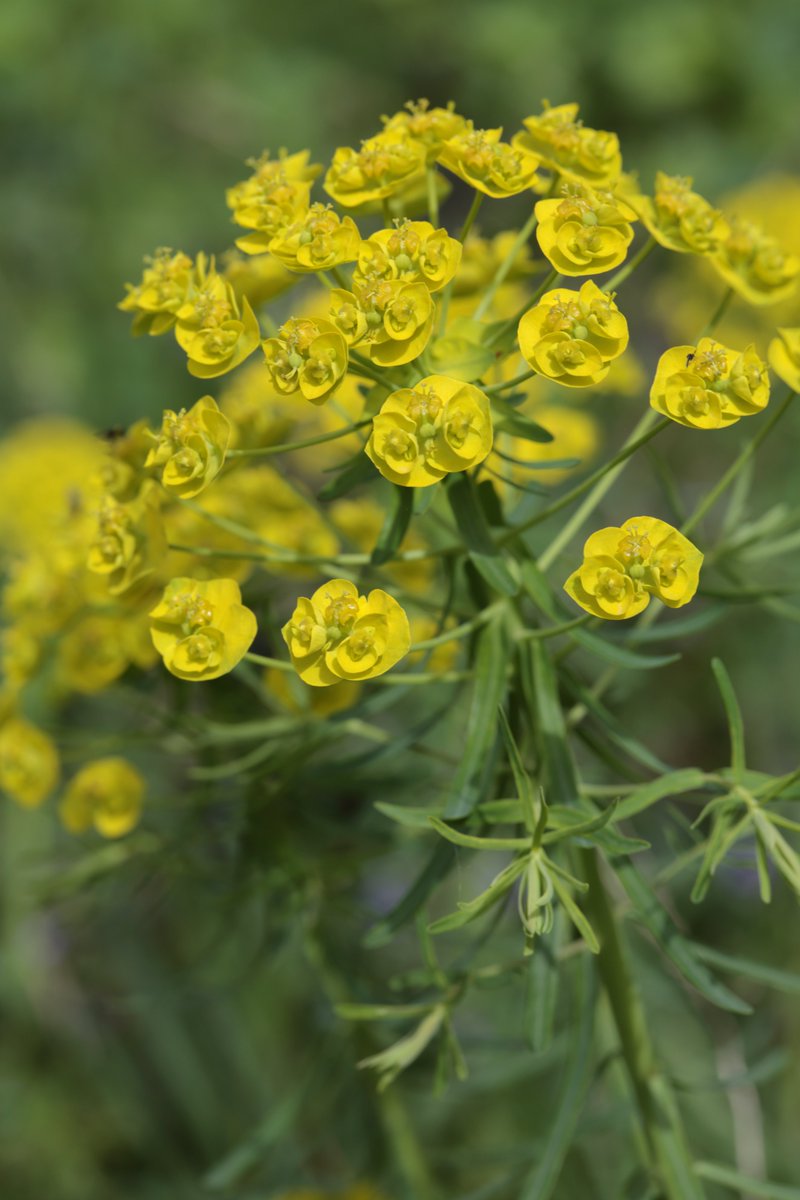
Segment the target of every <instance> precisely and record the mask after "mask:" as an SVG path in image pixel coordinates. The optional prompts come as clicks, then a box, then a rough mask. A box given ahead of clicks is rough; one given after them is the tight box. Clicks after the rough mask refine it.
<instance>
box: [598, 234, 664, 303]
mask: <svg viewBox="0 0 800 1200" xmlns="http://www.w3.org/2000/svg"><path fill="white" fill-rule="evenodd" d="M657 245H658V242H657V241H656V239H655V238H654V237H650V238H648V239H647V241H646V242H645V243H644V245H643V246H641V247H640V249H639V251H638V253H636V254H634V256H633V258H631V259H629V260H628V262H626V263H625V264H624V265H623V266H621V267H620V269H619V270H618V271H617V273H616V275H612V276H611V278H610V279H609V280H608V281H607V282H606V283H604V284H603V291H604V292H613V291H615V290H616V289H617V288H618V287H619V285H620V284H621V283H624V281H625V280H626V279H627V278H628V276H629V275H631V274H633V272H634V271H635V270H636V268H637V267H638V266H639V263H643V262H644V260H645V259H646V258H647V256H648V254H650V253H652V251H653V250H655V248H656V246H657Z"/></svg>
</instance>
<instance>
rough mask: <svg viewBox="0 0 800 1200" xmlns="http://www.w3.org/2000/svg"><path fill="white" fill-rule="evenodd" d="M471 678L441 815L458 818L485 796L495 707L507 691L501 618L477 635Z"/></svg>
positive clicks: (494, 732) (494, 734)
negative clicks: (457, 756) (459, 746)
mask: <svg viewBox="0 0 800 1200" xmlns="http://www.w3.org/2000/svg"><path fill="white" fill-rule="evenodd" d="M476 644H477V649H476V653H475V664H474V680H473V683H472V693H471V696H470V704H469V712H468V715H467V724H466V729H465V730H464V737H463V746H464V752H463V754H462V756H461V761H460V764H459V767H458V770H457V771H456V775H455V778H454V780H453V785H452V788H451V791H450V795H449V797H448V799H447V801H446V803H445V808H444V816H445V817H446V818H447V819H449V820H453V819H459V818H461V817H466V816H468V814H469V813H471V812H472V810H473V809H474V808H475V805H476V804H479V803H480V802H481V800H483V799H486V795H485V788H484V784H485V782H486V781H487V780H488V778H489V776H490V774H491V771H492V765H493V763H492V749H493V746H494V741H495V737H496V733H497V709H498V707H499V706H500V705H501V704H502V702H503V698H504V696H505V692H506V686H507V683H506V666H507V663H508V655H509V646H508V638H507V636H506V633H505V629H504V626H503V624H502V622H501V621H490V622H488V623H487V624H486V625H484V627H483V628H482V629H481V630H480V631H479V632H478V634H477V637H476Z"/></svg>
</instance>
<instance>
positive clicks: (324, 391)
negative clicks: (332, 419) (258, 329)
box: [261, 317, 347, 404]
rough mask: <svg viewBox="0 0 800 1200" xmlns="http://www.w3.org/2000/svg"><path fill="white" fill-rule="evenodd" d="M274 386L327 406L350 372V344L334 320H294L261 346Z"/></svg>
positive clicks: (277, 389)
mask: <svg viewBox="0 0 800 1200" xmlns="http://www.w3.org/2000/svg"><path fill="white" fill-rule="evenodd" d="M261 345H262V349H263V351H264V358H265V359H266V363H267V369H268V371H269V373H270V377H271V379H272V384H273V387H274V388H275V390H276V391H277V392H280V393H281V394H282V395H290V394H291V393H292V392H297V391H299V392H300V393H301V394H302V395H303V396H304V397H305V398H306V400H310V401H311V403H312V404H324V402H325V401H326V400H327V399H328V396H330V394H331V392H332V391H333V390H334V389H335V388H336V387H338V385H339V384H340V383H341V381H342V379H343V378H344V376H345V374H346V372H347V342H346V340H345V338H344V336H343V335H342V333H341V332H340V331H339V330H338V329H337V328H336V326H335V325H333V324H332V323H331V322H330V321H326V320H324V319H323V318H321V317H315V318H313V320H312V319H306V318H296V317H292V318H290V319H289V320H288V321H286V322H285V323H284V324H283V325H282V326H281V327H280V329H279V330H278V336H277V337H271V338H267V339H266V341H264V342H262V343H261Z"/></svg>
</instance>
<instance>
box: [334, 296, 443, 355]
mask: <svg viewBox="0 0 800 1200" xmlns="http://www.w3.org/2000/svg"><path fill="white" fill-rule="evenodd" d="M330 315H331V320H332V321H333V323H334V326H335V327H336V329H338V330H339V331H340V333H341V335H342V336H343V337H344V338H346V340H347V344H348V345H350V346H358V347H359V348H361V349H364V350H365V351H366V352H367V353H368V354H369V357H370V358H371V359H372V361H373V362H374V363H377V364H378V366H381V367H400V366H403V364H404V363H409V362H413V361H414V359H415V358H418V357H419V355H420V354H421V353H422V351H423V350H424V349H425V347H426V346H427V344H428V341H429V339H430V336H431V333H432V332H433V322H434V317H435V315H436V310H435V307H434V303H433V299H432V298H431V293H430V290H429V289H428V288H427V287H426V286H425V284H424V283H403V281H402V280H399V279H398V280H389V279H383V278H382V277H381V275H380V274H373V273H370V274H369V275H366V276H362V277H360V278H359V280H358V281H356V280H354V281H353V291H352V292H347V291H345V290H344V289H343V288H333V289H332V291H331V309H330Z"/></svg>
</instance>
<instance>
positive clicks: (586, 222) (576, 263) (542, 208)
mask: <svg viewBox="0 0 800 1200" xmlns="http://www.w3.org/2000/svg"><path fill="white" fill-rule="evenodd" d="M567 187H568V190H566V189H565V194H564V196H563V198H562V199H560V200H559V199H557V198H554V199H552V200H540V201H539V202H538V204H537V205H536V208H535V212H536V217H537V220H538V222H539V223H538V225H537V226H536V239H537V241H538V243H539V246H540V248H541V250H542V253H543V254H544V255H545V257H546V258H547V259H548V261H549V262H550V263H551V265H552V266H554V267H555V268H556V270H557V271H558V272H559V273H560V274H561V275H597V274H598V273H599V272H601V271H610V270H612V269H613V268H614V267H618V266H619V264H620V263H621V262H624V260H625V256H626V254H627V253H628V246H629V245H630V244H631V242H632V241H633V228H632V227H631V221H635V220H636V213H635V212H634V210H633V209H632V208H631V207H630V205H629V204H627V203H626V202H625V201H624V200H620V199H619V198H618V197H616V196H614V195H612V193H611V192H597V191H594V190H593V189H592V188H589V187H583V186H581V185H579V184H569V185H567Z"/></svg>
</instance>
